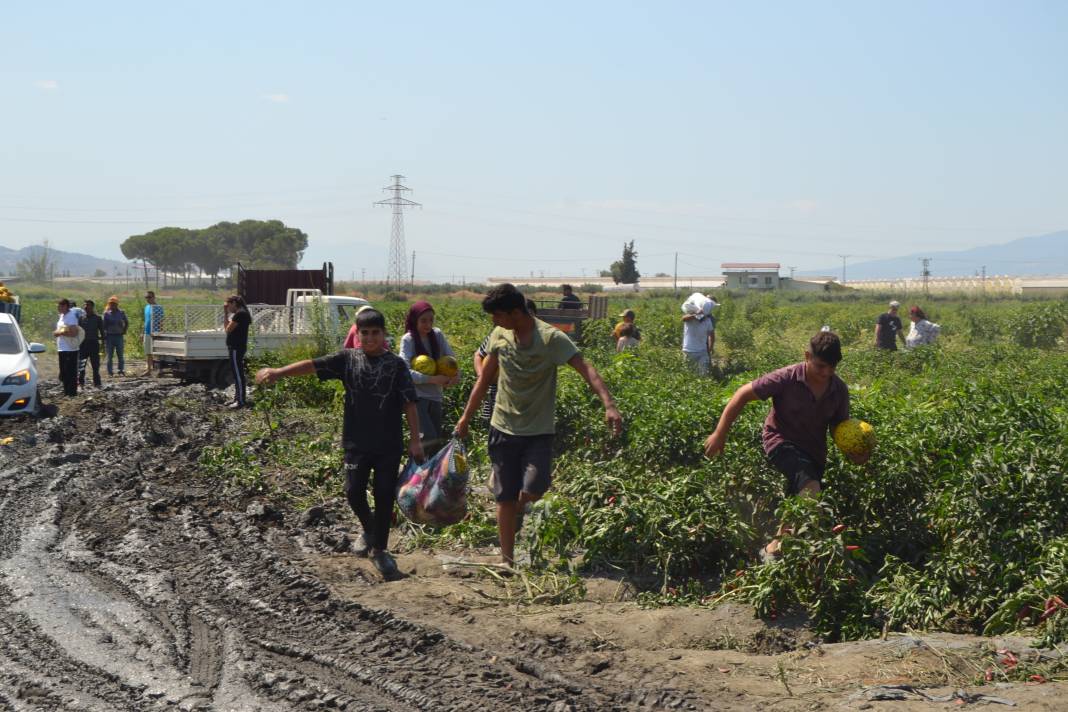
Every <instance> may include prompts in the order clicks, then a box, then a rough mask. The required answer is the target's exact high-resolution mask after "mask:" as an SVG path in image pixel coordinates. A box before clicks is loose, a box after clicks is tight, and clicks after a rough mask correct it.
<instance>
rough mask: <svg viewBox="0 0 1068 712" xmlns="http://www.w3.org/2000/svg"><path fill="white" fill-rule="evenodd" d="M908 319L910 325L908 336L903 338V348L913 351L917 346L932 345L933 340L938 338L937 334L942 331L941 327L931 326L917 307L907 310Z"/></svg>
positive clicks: (921, 310)
mask: <svg viewBox="0 0 1068 712" xmlns="http://www.w3.org/2000/svg"><path fill="white" fill-rule="evenodd" d="M909 319H910V320H911V321H912V325H911V326H910V327H909V333H908V336H906V337H905V346H906V347H907V348H910V349H914V348H916V347H917V346H926V345H927V344H933V343H934V342H935V339H937V338H938V333H939V332H940V331H941V330H942V327H940V326H939V325H938V324H932V323H931V322H930V321H928V320H927V315H926V314H924V312H923V309H920V308H919V307H915V306H914V307H912V308H910V309H909Z"/></svg>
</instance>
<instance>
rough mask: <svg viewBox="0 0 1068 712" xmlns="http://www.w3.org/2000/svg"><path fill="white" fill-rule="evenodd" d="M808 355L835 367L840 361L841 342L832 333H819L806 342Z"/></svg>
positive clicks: (836, 335)
mask: <svg viewBox="0 0 1068 712" xmlns="http://www.w3.org/2000/svg"><path fill="white" fill-rule="evenodd" d="M808 347H809V353H810V354H812V355H813V356H814V357H815V358H818V359H819V360H821V361H824V362H826V363H829V364H830V365H832V366H837V365H838V362H839V361H841V360H842V342H841V340H840V339H839V338H838V334H836V333H834V332H833V331H821V332H819V333H818V334H816V335H815V336H813V337H812V340H811V341H809V342H808Z"/></svg>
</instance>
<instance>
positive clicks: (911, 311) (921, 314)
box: [909, 307, 927, 320]
mask: <svg viewBox="0 0 1068 712" xmlns="http://www.w3.org/2000/svg"><path fill="white" fill-rule="evenodd" d="M909 314H911V315H913V316H914V317H916V318H917V319H921V320H922V319H926V318H927V314H926V313H925V312H924V311H923V309H920V308H919V307H912V308H911V309H909Z"/></svg>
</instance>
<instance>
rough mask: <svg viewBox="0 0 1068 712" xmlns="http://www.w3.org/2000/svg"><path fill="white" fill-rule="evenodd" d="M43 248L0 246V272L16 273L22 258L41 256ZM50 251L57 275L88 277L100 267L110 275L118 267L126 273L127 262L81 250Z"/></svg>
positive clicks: (121, 271)
mask: <svg viewBox="0 0 1068 712" xmlns="http://www.w3.org/2000/svg"><path fill="white" fill-rule="evenodd" d="M42 249H43V248H42V247H41V246H40V245H30V246H29V247H23V248H22V249H20V250H12V249H11V248H9V247H0V274H3V275H4V276H12V275H14V274H15V272H16V270H17V268H18V263H19V262H20V261H21V260H24V259H26V258H28V257H35V256H37V257H39V256H40V253H41V250H42ZM49 252H51V253H52V259H53V260H55V262H56V275H63V274H67V273H69V274H70V276H72V277H83V276H87V277H88V276H92V275H93V274H94V273H95V272H96V271H97V270H98V269H100V270H104V272H106V273H107V274H108V275H109V276H110V275H113V274H115V269H116V268H117V269H118V270H119V272H120V273H125V270H126V267H127V263H126V262H119V261H116V260H108V259H103V258H101V257H93V256H92V255H83V254H81V253H80V252H64V251H63V250H56V249H54V248H49Z"/></svg>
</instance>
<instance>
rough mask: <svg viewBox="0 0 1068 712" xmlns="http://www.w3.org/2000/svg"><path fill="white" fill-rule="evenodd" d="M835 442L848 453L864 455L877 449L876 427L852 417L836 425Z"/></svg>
mask: <svg viewBox="0 0 1068 712" xmlns="http://www.w3.org/2000/svg"><path fill="white" fill-rule="evenodd" d="M833 436H834V444H835V445H837V446H838V449H839V450H841V451H842V452H844V453H845V454H846V455H864V454H866V453H869V452H871V451H872V450H873V449H875V428H873V427H871V424H869V423H865V422H864V421H863V420H857V419H856V418H850V419H849V420H843V421H842V422H841V423H839V424H838V425H836V426H835V427H834V433H833Z"/></svg>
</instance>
